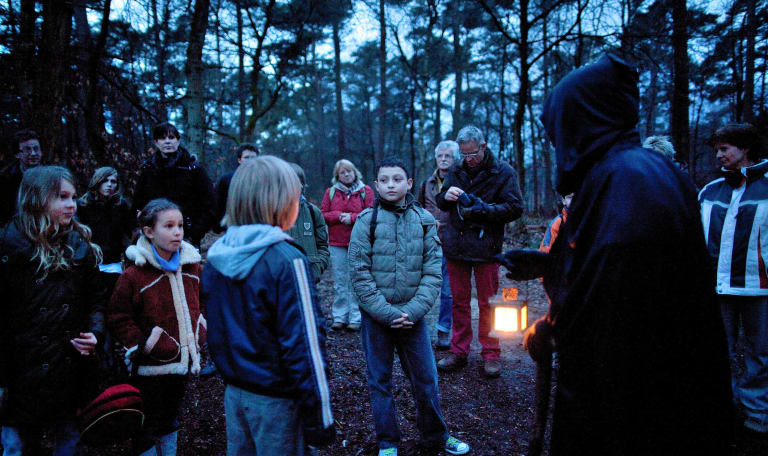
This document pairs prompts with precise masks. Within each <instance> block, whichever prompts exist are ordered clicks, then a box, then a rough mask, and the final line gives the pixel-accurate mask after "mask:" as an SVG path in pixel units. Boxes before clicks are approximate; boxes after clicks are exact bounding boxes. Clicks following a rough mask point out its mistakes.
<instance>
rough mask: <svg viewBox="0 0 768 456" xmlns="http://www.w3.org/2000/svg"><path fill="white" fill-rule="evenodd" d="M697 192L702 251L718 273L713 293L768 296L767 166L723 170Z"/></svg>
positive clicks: (762, 163) (758, 165)
mask: <svg viewBox="0 0 768 456" xmlns="http://www.w3.org/2000/svg"><path fill="white" fill-rule="evenodd" d="M723 171H724V172H723V177H721V178H719V179H715V180H713V181H712V182H710V183H709V184H707V185H706V186H705V187H704V188H703V189H702V190H701V192H699V204H700V206H701V221H702V224H703V225H704V236H705V238H706V241H707V249H708V250H709V253H710V255H711V256H712V259H713V261H714V262H715V266H716V269H717V293H718V294H725V295H740V296H764V295H768V274H766V263H768V262H767V261H766V260H767V258H766V257H768V177H766V175H765V174H766V172H768V160H763V161H761V162H760V163H758V164H756V165H753V166H749V167H746V168H742V169H741V170H740V171H726V170H723Z"/></svg>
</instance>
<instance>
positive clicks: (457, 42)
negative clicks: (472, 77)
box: [451, 0, 464, 138]
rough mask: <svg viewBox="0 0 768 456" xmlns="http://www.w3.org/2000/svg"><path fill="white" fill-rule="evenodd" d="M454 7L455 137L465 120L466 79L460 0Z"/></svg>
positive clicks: (456, 0) (452, 4)
mask: <svg viewBox="0 0 768 456" xmlns="http://www.w3.org/2000/svg"><path fill="white" fill-rule="evenodd" d="M451 7H452V8H453V11H452V12H453V16H452V26H453V66H454V71H455V77H454V80H455V81H456V88H455V89H454V92H453V137H454V138H455V137H456V136H457V135H458V133H459V129H460V128H461V127H462V126H463V125H462V123H463V122H464V121H463V120H462V118H461V102H462V101H463V98H464V97H463V94H462V82H463V79H464V74H463V69H464V58H463V57H462V52H461V26H460V24H459V19H460V15H459V2H458V0H454V1H453V3H451Z"/></svg>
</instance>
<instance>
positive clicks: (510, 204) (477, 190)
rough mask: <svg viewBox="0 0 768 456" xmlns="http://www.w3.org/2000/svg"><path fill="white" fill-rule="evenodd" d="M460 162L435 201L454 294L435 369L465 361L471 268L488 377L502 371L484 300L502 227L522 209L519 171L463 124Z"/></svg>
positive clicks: (495, 274)
mask: <svg viewBox="0 0 768 456" xmlns="http://www.w3.org/2000/svg"><path fill="white" fill-rule="evenodd" d="M456 142H457V143H459V151H460V152H461V159H462V161H461V163H460V164H459V165H458V166H454V167H453V168H451V171H450V172H449V173H448V176H447V177H446V179H445V183H444V184H443V186H442V190H441V191H440V193H439V194H438V195H437V205H438V207H439V208H440V209H442V210H444V211H447V212H449V214H450V215H449V221H448V225H447V226H446V228H445V234H444V236H443V255H444V256H445V258H446V259H447V260H446V262H447V266H448V276H449V277H450V283H451V293H452V294H453V325H452V328H451V330H452V336H451V348H450V353H449V354H448V356H446V357H445V358H443V359H441V360H440V361H439V362H438V363H437V367H438V369H440V370H442V371H452V370H457V369H460V368H462V367H464V366H466V364H467V357H468V356H469V346H470V344H471V342H472V337H473V334H472V311H471V308H470V299H471V297H472V273H473V272H474V274H475V287H476V288H477V305H478V309H479V311H480V321H479V323H478V331H477V332H478V336H477V338H478V339H479V340H480V345H482V350H481V352H480V355H481V356H482V358H483V373H484V374H485V375H486V376H487V377H489V378H495V377H498V376H499V375H500V374H501V364H500V362H499V357H500V355H501V348H500V346H499V339H496V338H492V337H488V333H489V331H490V330H491V307H490V305H489V304H488V299H489V298H490V297H491V296H493V295H494V294H496V292H497V290H498V287H499V266H498V264H497V263H496V262H495V260H494V256H495V255H498V254H499V253H500V252H501V246H502V243H503V242H504V227H505V225H506V224H507V223H509V222H511V221H513V220H516V219H518V218H519V217H520V216H521V215H522V214H523V203H522V196H521V195H520V187H519V185H518V182H517V173H516V172H515V170H514V169H513V168H512V167H511V166H510V165H509V164H508V163H505V162H503V161H501V160H499V159H497V158H496V157H494V156H493V154H492V153H491V151H490V150H488V147H487V146H486V143H485V138H484V137H483V133H482V131H480V129H479V128H477V127H475V126H474V125H467V126H466V127H464V128H462V129H461V130H460V131H459V134H458V137H457V138H456Z"/></svg>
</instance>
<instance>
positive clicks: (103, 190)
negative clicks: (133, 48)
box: [99, 174, 117, 198]
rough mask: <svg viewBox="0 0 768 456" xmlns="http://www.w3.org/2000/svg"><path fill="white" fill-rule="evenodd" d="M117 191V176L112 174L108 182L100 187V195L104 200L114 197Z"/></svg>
mask: <svg viewBox="0 0 768 456" xmlns="http://www.w3.org/2000/svg"><path fill="white" fill-rule="evenodd" d="M116 191H117V176H116V175H114V174H112V175H111V176H109V177H107V180H105V181H104V182H102V183H101V185H99V195H101V196H103V197H104V198H109V197H110V196H112V195H114V194H115V192H116Z"/></svg>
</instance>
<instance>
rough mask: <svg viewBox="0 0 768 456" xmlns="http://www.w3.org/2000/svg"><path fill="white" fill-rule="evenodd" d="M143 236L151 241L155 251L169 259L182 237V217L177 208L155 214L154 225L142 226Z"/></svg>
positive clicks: (177, 247)
mask: <svg viewBox="0 0 768 456" xmlns="http://www.w3.org/2000/svg"><path fill="white" fill-rule="evenodd" d="M142 231H143V232H144V236H146V237H147V239H149V240H150V241H151V242H152V245H154V246H155V249H157V253H159V254H160V256H162V257H166V256H167V258H166V259H169V258H170V257H171V255H173V254H174V253H175V252H176V251H177V250H179V247H181V240H182V239H183V238H184V218H183V217H182V216H181V212H180V211H179V210H177V209H168V210H166V211H163V212H161V213H159V214H157V221H156V222H155V226H152V227H149V226H145V227H142Z"/></svg>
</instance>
